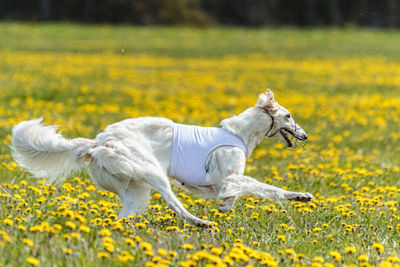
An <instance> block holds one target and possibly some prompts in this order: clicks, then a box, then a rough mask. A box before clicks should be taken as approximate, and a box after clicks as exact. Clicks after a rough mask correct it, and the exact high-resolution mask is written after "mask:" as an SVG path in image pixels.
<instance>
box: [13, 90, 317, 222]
mask: <svg viewBox="0 0 400 267" xmlns="http://www.w3.org/2000/svg"><path fill="white" fill-rule="evenodd" d="M288 114H289V112H288V111H287V110H286V109H285V108H283V107H282V106H280V105H279V104H278V103H276V102H275V100H274V95H273V93H272V91H270V90H269V89H268V90H267V92H266V94H261V95H260V96H259V99H258V101H257V104H256V105H255V107H253V108H249V109H247V110H246V111H244V112H243V113H241V114H240V115H238V116H233V117H231V118H228V119H225V120H223V121H222V122H221V126H222V127H224V128H226V129H227V130H229V131H231V132H232V133H234V134H235V135H237V136H239V137H240V138H242V139H243V141H244V142H245V143H246V145H247V148H248V152H249V153H251V152H252V151H253V149H254V148H255V146H256V145H257V144H258V143H260V142H261V141H262V140H263V139H264V138H265V136H266V134H267V133H269V134H268V137H272V136H274V137H277V138H278V139H281V140H283V141H284V142H285V144H286V145H289V144H288V143H287V141H285V138H284V137H283V136H282V134H281V132H280V131H279V130H280V129H282V128H284V129H286V130H288V131H290V132H291V133H292V134H293V135H294V136H295V137H296V138H299V139H306V138H307V135H306V134H305V132H304V131H303V130H302V129H301V128H300V127H299V126H298V125H297V124H296V123H295V122H294V120H293V119H292V118H291V117H290V116H288ZM271 116H273V118H274V123H272V119H271ZM172 139H173V122H172V121H170V120H168V119H165V118H154V117H142V118H135V119H127V120H124V121H121V122H118V123H115V124H112V125H110V126H108V127H107V128H106V129H105V130H104V132H102V133H100V134H99V135H97V136H96V138H95V139H94V140H89V139H84V138H76V139H72V140H68V139H65V138H63V137H62V136H61V135H60V134H59V133H56V127H55V126H44V125H42V124H41V119H38V120H31V121H24V122H21V123H19V124H18V125H16V126H15V127H14V129H13V137H12V152H13V157H14V159H15V160H16V162H18V164H19V165H20V166H22V167H24V168H25V169H27V170H28V171H30V172H31V173H32V174H33V175H34V176H36V177H48V178H50V181H54V180H55V179H57V178H59V177H63V176H67V175H69V174H70V173H72V172H74V171H79V170H80V169H81V168H83V167H87V168H88V169H89V174H90V176H91V177H92V179H93V181H94V182H95V184H96V185H97V186H98V187H100V188H102V189H104V190H108V191H111V192H114V193H116V194H118V195H119V196H120V198H121V200H122V202H123V208H122V210H121V213H120V214H119V218H125V217H128V216H129V215H131V214H140V213H141V212H143V210H144V209H145V208H146V206H147V205H148V201H149V199H150V190H151V189H154V190H156V191H158V192H159V193H160V194H161V195H162V196H163V198H164V199H165V201H166V202H167V204H168V206H169V207H170V208H171V209H172V210H174V211H175V213H176V214H177V215H178V216H179V217H181V218H182V219H184V220H186V221H188V222H189V223H191V224H193V225H200V226H207V225H209V224H210V222H209V221H206V220H202V219H199V218H197V217H195V216H193V215H192V214H190V213H189V212H188V211H187V210H186V209H185V208H184V207H183V205H182V203H181V202H180V201H179V200H178V198H177V197H176V196H175V194H174V193H173V191H172V190H171V185H170V180H169V179H168V176H167V174H168V173H169V167H170V162H171V151H172ZM85 162H87V163H85ZM245 163H246V157H245V155H244V152H243V151H242V150H241V149H240V148H236V147H230V146H222V147H219V148H217V149H215V150H214V151H213V152H212V153H210V155H209V156H208V158H207V161H206V168H207V170H208V172H207V175H206V184H210V185H209V186H189V185H185V186H182V185H181V184H180V183H179V181H174V184H176V185H177V186H180V187H184V188H185V189H187V190H190V191H192V192H193V193H195V194H198V195H200V196H202V197H205V198H216V199H221V200H222V202H221V204H220V207H219V209H220V211H228V210H229V209H231V208H232V207H233V205H234V202H235V200H236V198H237V197H239V196H243V195H247V194H253V195H256V196H259V197H268V198H274V199H287V200H299V201H312V200H313V197H312V195H311V194H309V193H298V192H290V191H286V190H283V189H280V188H277V187H274V186H271V185H268V184H264V183H261V182H259V181H257V180H256V179H254V178H251V177H248V176H244V175H243V173H244V169H245Z"/></svg>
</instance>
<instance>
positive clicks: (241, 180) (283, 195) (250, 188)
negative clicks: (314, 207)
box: [220, 175, 314, 202]
mask: <svg viewBox="0 0 400 267" xmlns="http://www.w3.org/2000/svg"><path fill="white" fill-rule="evenodd" d="M244 195H256V196H258V197H262V198H272V199H278V200H294V201H302V202H308V201H313V200H314V197H313V196H312V195H311V194H310V193H301V192H291V191H287V190H284V189H282V188H278V187H275V186H272V185H269V184H265V183H261V182H259V181H257V180H256V179H254V178H251V177H249V176H244V175H230V176H228V177H227V178H226V182H225V185H224V187H223V188H222V190H221V193H220V197H221V198H223V199H224V198H225V199H226V198H229V197H232V196H244Z"/></svg>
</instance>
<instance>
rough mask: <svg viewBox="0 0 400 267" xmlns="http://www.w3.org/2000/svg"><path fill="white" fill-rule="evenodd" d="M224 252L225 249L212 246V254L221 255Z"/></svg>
mask: <svg viewBox="0 0 400 267" xmlns="http://www.w3.org/2000/svg"><path fill="white" fill-rule="evenodd" d="M222 252H224V249H223V248H212V249H211V253H212V254H215V255H221V254H222Z"/></svg>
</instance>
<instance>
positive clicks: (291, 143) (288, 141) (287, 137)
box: [279, 129, 294, 147]
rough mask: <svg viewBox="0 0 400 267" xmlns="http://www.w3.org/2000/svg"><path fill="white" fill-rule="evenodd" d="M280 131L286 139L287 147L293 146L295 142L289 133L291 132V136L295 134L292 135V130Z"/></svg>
mask: <svg viewBox="0 0 400 267" xmlns="http://www.w3.org/2000/svg"><path fill="white" fill-rule="evenodd" d="M279 133H280V134H281V135H282V137H283V140H285V145H286V146H287V147H293V142H292V141H291V140H290V138H289V135H288V134H290V136H294V135H292V134H291V133H290V132H288V131H287V130H285V129H281V130H279Z"/></svg>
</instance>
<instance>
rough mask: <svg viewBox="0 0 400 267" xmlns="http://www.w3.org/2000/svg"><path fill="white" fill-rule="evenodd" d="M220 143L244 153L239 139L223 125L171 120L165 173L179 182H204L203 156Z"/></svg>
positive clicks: (189, 183) (245, 148) (204, 159)
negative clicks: (221, 126) (167, 163)
mask: <svg viewBox="0 0 400 267" xmlns="http://www.w3.org/2000/svg"><path fill="white" fill-rule="evenodd" d="M220 146H234V147H239V148H241V149H242V150H243V151H244V153H245V154H246V157H247V156H248V155H247V146H246V144H245V143H244V142H243V140H242V139H241V138H239V137H238V136H236V135H234V134H233V133H231V132H230V131H228V130H226V129H224V128H215V127H199V126H193V125H183V124H177V123H175V124H174V137H173V146H172V159H171V166H170V170H169V176H170V177H172V178H175V179H177V180H178V181H180V182H181V183H182V184H185V183H186V184H188V185H192V186H200V185H206V184H205V178H206V166H205V165H206V159H207V156H208V155H209V154H210V153H211V152H212V151H213V150H214V149H216V148H217V147H220Z"/></svg>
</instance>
